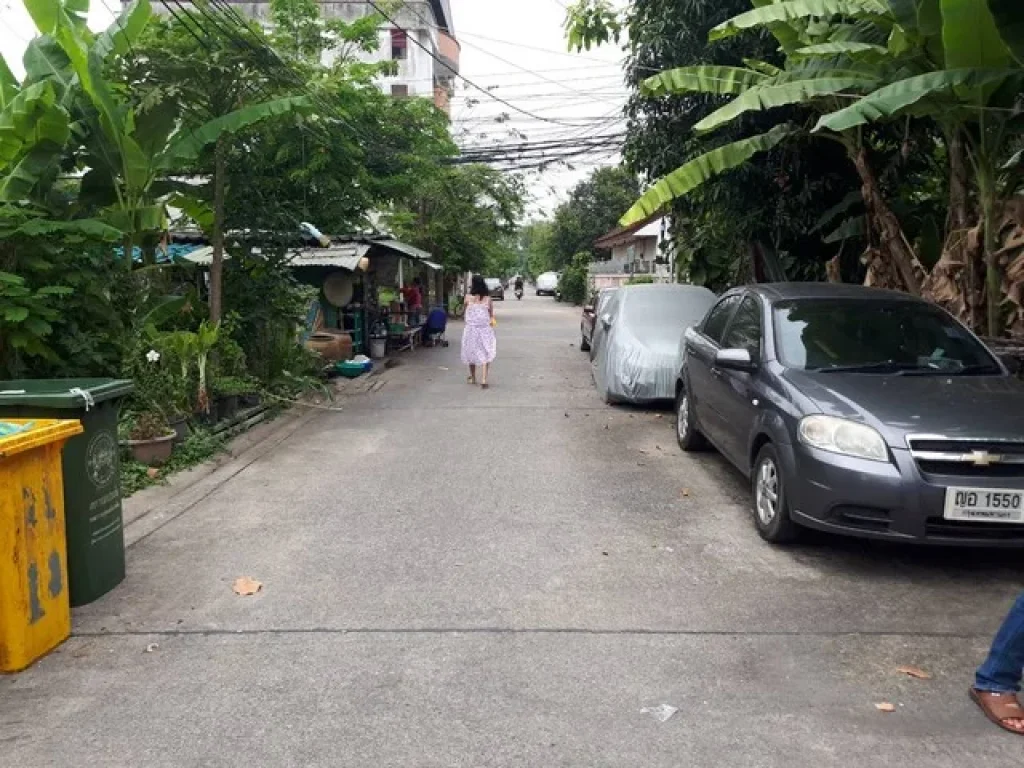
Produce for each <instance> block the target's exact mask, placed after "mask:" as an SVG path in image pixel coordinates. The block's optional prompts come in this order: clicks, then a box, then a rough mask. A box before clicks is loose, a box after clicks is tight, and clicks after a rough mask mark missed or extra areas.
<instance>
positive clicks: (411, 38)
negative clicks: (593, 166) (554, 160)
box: [367, 0, 572, 126]
mask: <svg viewBox="0 0 1024 768" xmlns="http://www.w3.org/2000/svg"><path fill="white" fill-rule="evenodd" d="M367 3H368V4H369V5H370V6H372V7H373V9H374V10H375V11H377V13H378V14H380V16H381V17H382V18H383V19H385V20H386V21H387V22H388V23H390V24H392V25H393V26H394V28H395V29H397V30H399V31H400V32H404V33H405V34H406V39H407V40H409V41H411V42H412V43H413V44H414V45H415V46H416V47H418V48H422V49H423V50H424V51H425V52H426V53H427V55H428V56H430V58H431V59H433V60H434V61H436V62H437V63H438V64H441V65H442V66H444V67H447V66H448V65H447V63H445V62H444V61H443V60H442V59H441V58H440V57H439V56H438V55H437V54H436V53H434V52H433V51H432V50H430V49H429V48H428V47H427V46H425V45H424V44H423V43H421V42H420V41H419V40H418V39H417V38H416V36H415V35H410V34H409V30H407V29H405V28H404V27H402V26H401V25H399V24H398V22H397V21H395V20H394V18H392V17H391V16H389V15H388V14H387V13H385V12H384V11H383V10H382V9H381V7H380V6H379V5H378V4H377V3H376V2H374V0H367ZM449 71H452V70H449ZM452 74H453V75H454V76H455V77H457V78H459V79H460V80H462V81H463V82H465V83H468V84H469V85H471V86H473V87H474V88H476V89H477V90H478V91H480V92H481V93H483V94H486V95H487V96H488V97H490V98H492V99H494V100H495V101H497V102H500V103H502V104H504V105H505V106H506V107H509V108H510V109H513V110H515V111H516V112H519V113H521V114H524V115H527V116H529V117H532V118H535V119H537V120H542V121H544V122H549V123H556V124H558V125H568V126H572V123H566V122H564V121H562V120H555V119H553V118H549V117H541V116H539V115H535V114H533V113H532V112H530V111H528V110H525V109H521V108H520V107H517V106H516V105H515V104H513V103H512V102H510V101H507V100H505V99H503V98H501V97H500V96H495V95H494V94H493V93H491V92H490V91H488V90H487V89H486V88H481V87H480V86H479V85H477V84H476V83H474V82H473V81H472V80H470V79H469V78H468V77H466V76H465V75H463V74H460V73H458V72H454V71H452Z"/></svg>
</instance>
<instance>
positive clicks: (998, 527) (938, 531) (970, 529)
mask: <svg viewBox="0 0 1024 768" xmlns="http://www.w3.org/2000/svg"><path fill="white" fill-rule="evenodd" d="M925 535H926V536H941V537H943V538H947V539H987V540H989V541H1007V540H1010V541H1014V540H1017V539H1024V525H1022V524H1019V523H972V522H970V521H969V520H946V519H944V518H941V517H929V518H928V519H927V520H926V521H925Z"/></svg>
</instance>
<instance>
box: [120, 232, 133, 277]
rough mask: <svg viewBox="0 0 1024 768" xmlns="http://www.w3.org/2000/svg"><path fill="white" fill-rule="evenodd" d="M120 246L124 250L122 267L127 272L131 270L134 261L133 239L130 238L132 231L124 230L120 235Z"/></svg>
mask: <svg viewBox="0 0 1024 768" xmlns="http://www.w3.org/2000/svg"><path fill="white" fill-rule="evenodd" d="M121 248H122V249H123V250H124V261H125V267H124V268H125V269H126V270H127V271H128V272H131V271H132V266H134V261H135V258H134V257H135V241H134V240H133V239H132V233H131V232H126V233H125V234H124V235H123V236H122V237H121Z"/></svg>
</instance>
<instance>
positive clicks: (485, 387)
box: [480, 381, 490, 389]
mask: <svg viewBox="0 0 1024 768" xmlns="http://www.w3.org/2000/svg"><path fill="white" fill-rule="evenodd" d="M489 388H490V384H488V383H487V382H486V381H485V382H484V383H483V384H481V385H480V389H489Z"/></svg>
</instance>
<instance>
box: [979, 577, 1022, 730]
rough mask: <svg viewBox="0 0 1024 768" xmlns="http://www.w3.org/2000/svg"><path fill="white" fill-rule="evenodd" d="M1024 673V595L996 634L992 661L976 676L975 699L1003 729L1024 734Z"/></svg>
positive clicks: (987, 660)
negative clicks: (1023, 696)
mask: <svg viewBox="0 0 1024 768" xmlns="http://www.w3.org/2000/svg"><path fill="white" fill-rule="evenodd" d="M1022 674H1024V593H1022V594H1020V595H1019V596H1018V597H1017V600H1016V602H1015V603H1014V604H1013V607H1012V608H1010V612H1009V613H1008V614H1007V616H1006V618H1005V619H1004V620H1003V625H1002V626H1001V627H1000V628H999V631H998V632H997V633H996V636H995V639H994V640H993V641H992V648H991V650H989V653H988V658H987V659H985V662H984V663H983V664H982V665H981V666H980V667H978V670H977V672H976V673H975V676H974V687H973V688H971V698H972V699H974V701H975V703H977V705H978V706H979V707H981V710H982V712H984V713H985V716H986V717H987V718H988V719H989V720H991V721H992V722H993V723H995V724H996V725H998V726H999V727H1000V728H1004V729H1006V730H1008V731H1012V732H1013V733H1019V734H1022V735H1024V708H1022V707H1021V704H1020V701H1019V700H1018V699H1017V693H1018V692H1019V691H1020V687H1021V675H1022Z"/></svg>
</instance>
